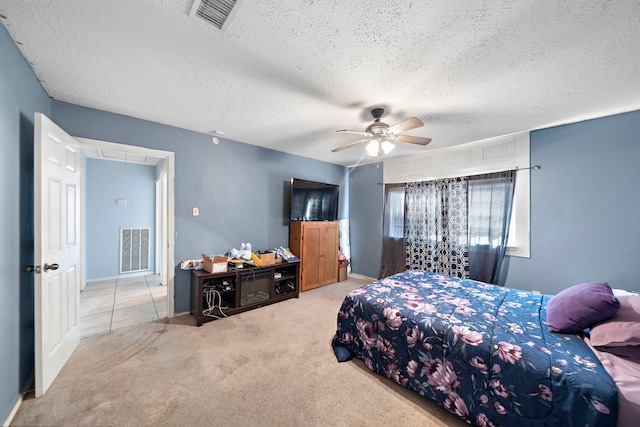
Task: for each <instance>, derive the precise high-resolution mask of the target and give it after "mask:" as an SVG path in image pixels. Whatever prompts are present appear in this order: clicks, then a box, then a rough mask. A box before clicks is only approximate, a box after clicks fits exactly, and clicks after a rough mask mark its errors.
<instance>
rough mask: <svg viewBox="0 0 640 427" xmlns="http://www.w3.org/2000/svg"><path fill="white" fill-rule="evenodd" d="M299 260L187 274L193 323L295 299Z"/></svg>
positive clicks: (200, 322) (297, 293)
mask: <svg viewBox="0 0 640 427" xmlns="http://www.w3.org/2000/svg"><path fill="white" fill-rule="evenodd" d="M299 292H300V261H295V262H281V263H276V264H272V265H267V266H263V267H245V268H239V269H236V270H230V271H225V272H221V273H208V272H206V271H204V270H192V272H191V314H192V315H193V316H194V317H195V319H196V324H197V325H198V326H202V324H203V323H205V322H209V321H211V320H216V319H220V318H224V317H225V316H231V315H233V314H237V313H241V312H243V311H247V310H253V309H254V308H258V307H262V306H265V305H269V304H273V303H276V302H280V301H284V300H286V299H290V298H298V295H299Z"/></svg>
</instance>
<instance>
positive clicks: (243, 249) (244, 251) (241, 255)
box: [229, 243, 252, 261]
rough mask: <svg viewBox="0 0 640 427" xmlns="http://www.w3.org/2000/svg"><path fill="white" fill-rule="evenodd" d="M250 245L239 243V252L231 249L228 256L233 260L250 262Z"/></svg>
mask: <svg viewBox="0 0 640 427" xmlns="http://www.w3.org/2000/svg"><path fill="white" fill-rule="evenodd" d="M251 254H252V252H251V243H241V244H240V250H238V249H236V248H232V249H231V250H230V251H229V256H231V258H233V259H245V260H247V261H250V260H251Z"/></svg>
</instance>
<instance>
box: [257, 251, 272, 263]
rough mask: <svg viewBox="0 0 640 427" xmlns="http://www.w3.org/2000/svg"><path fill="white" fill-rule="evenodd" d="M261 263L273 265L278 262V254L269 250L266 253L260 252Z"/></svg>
mask: <svg viewBox="0 0 640 427" xmlns="http://www.w3.org/2000/svg"><path fill="white" fill-rule="evenodd" d="M260 261H261V262H262V264H261V265H272V264H275V263H276V254H274V253H273V252H267V253H264V254H260Z"/></svg>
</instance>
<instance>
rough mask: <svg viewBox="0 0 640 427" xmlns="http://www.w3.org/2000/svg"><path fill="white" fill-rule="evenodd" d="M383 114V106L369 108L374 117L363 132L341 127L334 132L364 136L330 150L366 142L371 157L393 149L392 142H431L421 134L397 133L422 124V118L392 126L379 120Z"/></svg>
mask: <svg viewBox="0 0 640 427" xmlns="http://www.w3.org/2000/svg"><path fill="white" fill-rule="evenodd" d="M383 114H384V108H374V109H373V110H371V115H372V116H373V118H374V119H375V120H374V121H373V123H371V124H370V125H369V126H367V129H365V131H364V132H362V131H357V130H347V129H341V130H338V131H336V132H342V133H355V134H357V135H362V136H365V137H366V138H364V139H360V140H358V141H354V142H350V143H349V144H347V145H343V146H341V147H338V148H334V149H333V150H331V151H332V152H334V153H337V152H338V151H342V150H345V149H347V148H351V147H355V146H356V145H360V144H364V143H366V142H368V144H367V154H368V155H370V156H373V157H377V156H380V155H382V154H389V153H390V152H391V150H393V149H394V147H395V145H393V143H394V142H408V143H410V144H418V145H427V144H428V143H430V142H431V138H423V137H421V136H410V135H399V134H400V132H404V131H406V130H411V129H415V128H419V127H421V126H424V123H422V120H420V119H418V118H417V117H411V118H409V119H406V120H403V121H401V122H400V123H396V124H395V125H393V126H389V125H388V124H386V123H384V122H381V121H380V118H381V117H382V115H383Z"/></svg>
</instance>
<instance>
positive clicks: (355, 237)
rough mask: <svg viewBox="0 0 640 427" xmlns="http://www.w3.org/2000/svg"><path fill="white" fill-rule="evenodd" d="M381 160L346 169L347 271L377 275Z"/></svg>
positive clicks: (379, 239) (380, 235)
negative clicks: (347, 180) (348, 265)
mask: <svg viewBox="0 0 640 427" xmlns="http://www.w3.org/2000/svg"><path fill="white" fill-rule="evenodd" d="M382 170H383V169H382V163H379V164H375V163H374V164H369V165H363V166H358V167H354V168H351V169H349V218H350V221H349V223H350V224H349V226H350V230H349V231H350V235H351V259H350V262H351V263H350V266H351V272H352V273H356V274H360V275H362V276H366V277H370V278H378V275H379V274H380V257H381V254H382V211H383V208H384V206H383V198H384V186H383V185H382V180H383V177H382Z"/></svg>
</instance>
